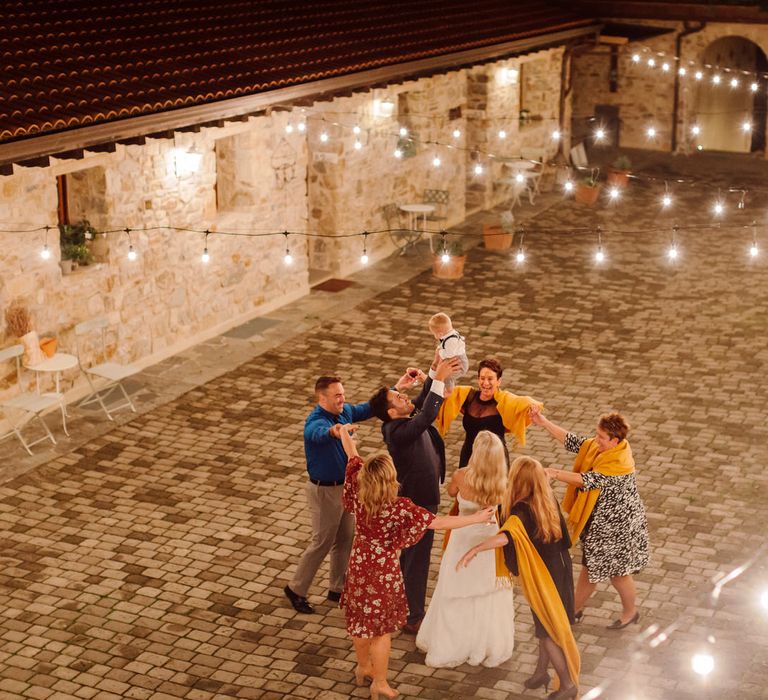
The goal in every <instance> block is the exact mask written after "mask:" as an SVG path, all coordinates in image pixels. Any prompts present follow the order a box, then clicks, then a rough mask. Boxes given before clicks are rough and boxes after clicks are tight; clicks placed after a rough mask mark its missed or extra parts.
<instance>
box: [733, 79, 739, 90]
mask: <svg viewBox="0 0 768 700" xmlns="http://www.w3.org/2000/svg"><path fill="white" fill-rule="evenodd" d="M731 87H732V88H737V87H739V79H738V78H731Z"/></svg>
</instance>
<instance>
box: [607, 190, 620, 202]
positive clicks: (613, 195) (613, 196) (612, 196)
mask: <svg viewBox="0 0 768 700" xmlns="http://www.w3.org/2000/svg"><path fill="white" fill-rule="evenodd" d="M619 194H620V192H619V188H618V187H611V189H609V190H608V197H609V198H610V200H611V201H612V202H615V201H616V200H617V199H618V198H619Z"/></svg>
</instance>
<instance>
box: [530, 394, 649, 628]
mask: <svg viewBox="0 0 768 700" xmlns="http://www.w3.org/2000/svg"><path fill="white" fill-rule="evenodd" d="M531 420H532V421H533V422H534V423H535V424H536V425H540V426H542V427H543V428H545V429H546V430H547V431H548V432H549V433H550V435H552V437H554V438H555V440H557V441H558V442H560V443H561V444H563V446H564V447H565V449H566V450H568V451H569V452H577V453H578V455H577V457H576V461H575V463H574V465H573V470H572V471H565V470H562V469H547V470H546V471H547V475H548V476H549V478H550V479H556V480H557V481H562V482H564V483H566V484H568V489H567V490H566V492H565V498H563V502H562V507H563V510H564V511H566V512H567V513H568V529H569V531H570V534H571V539H572V541H573V542H575V541H576V540H577V539H581V546H582V551H583V555H584V556H583V559H582V564H583V568H582V569H581V573H580V574H579V580H578V583H577V584H576V602H575V605H576V621H577V622H578V621H579V620H581V617H582V615H583V611H584V606H585V605H586V603H587V601H588V600H589V597H590V596H591V595H592V593H593V592H594V590H595V588H596V587H597V584H598V583H599V582H600V581H605V580H609V579H610V581H611V584H612V585H613V587H614V588H615V589H616V590H617V591H618V593H619V597H620V598H621V605H622V612H621V616H620V617H619V618H618V619H617V620H614V621H613V622H612V623H611V624H610V625H608V629H611V630H620V629H624V628H625V627H626V626H627V625H631V624H633V623H637V622H639V620H640V613H639V612H638V610H637V607H636V605H635V599H636V592H635V582H634V579H633V578H632V575H633V574H636V573H637V572H638V571H640V570H641V569H643V568H645V566H646V565H647V564H648V560H649V554H648V523H647V521H646V518H645V507H644V506H643V502H642V500H641V499H640V494H639V493H638V491H637V482H636V480H635V460H634V458H633V457H632V449H631V448H630V446H629V443H628V442H627V434H628V433H629V424H628V423H627V421H626V420H625V419H624V417H623V416H621V415H620V414H618V413H611V414H607V415H604V416H602V417H601V418H600V420H599V421H598V423H597V431H596V435H595V437H594V438H584V437H579V436H578V435H574V434H573V433H569V432H567V431H566V430H564V429H563V428H561V427H560V426H559V425H555V424H554V423H553V422H552V421H550V420H548V419H547V418H545V417H544V416H543V415H541V412H540V411H539V410H538V409H537V408H536V407H533V408H532V409H531Z"/></svg>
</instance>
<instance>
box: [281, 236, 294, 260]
mask: <svg viewBox="0 0 768 700" xmlns="http://www.w3.org/2000/svg"><path fill="white" fill-rule="evenodd" d="M283 235H284V236H285V255H284V256H283V262H284V263H285V264H286V265H292V264H293V255H291V249H290V248H289V247H288V231H283Z"/></svg>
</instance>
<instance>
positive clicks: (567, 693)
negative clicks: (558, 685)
mask: <svg viewBox="0 0 768 700" xmlns="http://www.w3.org/2000/svg"><path fill="white" fill-rule="evenodd" d="M578 694H579V686H577V685H572V686H571V687H570V688H563V689H561V690H556V691H555V692H554V693H550V694H549V695H547V700H573V698H575V697H576V696H577V695H578Z"/></svg>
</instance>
